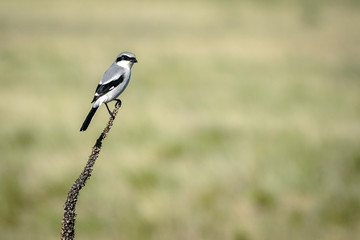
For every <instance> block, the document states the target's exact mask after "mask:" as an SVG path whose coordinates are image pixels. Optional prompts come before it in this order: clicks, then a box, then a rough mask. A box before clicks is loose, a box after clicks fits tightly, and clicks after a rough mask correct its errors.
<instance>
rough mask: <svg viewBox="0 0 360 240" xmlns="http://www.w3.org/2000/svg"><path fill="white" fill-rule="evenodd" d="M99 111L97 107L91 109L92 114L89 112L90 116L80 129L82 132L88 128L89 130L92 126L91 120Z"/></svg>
mask: <svg viewBox="0 0 360 240" xmlns="http://www.w3.org/2000/svg"><path fill="white" fill-rule="evenodd" d="M97 109H98V107H96V108H94V107H93V108H91V110H90V112H89V114H88V115H87V117H86V118H85V121H84V123H83V124H82V126H81V128H80V132H82V131H85V130H86V129H87V128H88V126H89V124H90V122H91V119H92V118H93V116H94V114H95V113H96V110H97Z"/></svg>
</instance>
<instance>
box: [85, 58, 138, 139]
mask: <svg viewBox="0 0 360 240" xmlns="http://www.w3.org/2000/svg"><path fill="white" fill-rule="evenodd" d="M137 62H138V61H137V59H136V56H135V54H133V53H131V52H122V53H120V54H119V55H118V56H117V57H116V59H115V61H114V62H113V64H111V66H110V67H109V68H108V70H106V72H105V73H104V75H103V76H102V78H101V80H100V82H99V84H98V86H97V87H96V90H95V94H94V98H93V100H92V101H91V103H94V104H93V106H92V108H91V110H90V112H89V113H88V115H87V116H86V118H85V121H84V123H83V124H82V126H81V128H80V132H82V131H86V129H87V128H88V126H89V124H90V122H91V120H92V118H93V117H94V115H95V113H96V111H97V110H98V108H99V107H100V106H101V105H102V104H103V103H104V104H105V106H106V108H107V110H108V112H109V114H110V116H112V113H111V111H110V109H109V106H108V105H107V103H108V102H110V101H114V100H115V101H117V102H120V104H121V100H120V99H117V97H118V96H119V95H120V94H121V93H122V92H123V91H124V90H125V88H126V87H127V85H128V84H129V81H130V77H131V68H132V66H133V65H134V63H137Z"/></svg>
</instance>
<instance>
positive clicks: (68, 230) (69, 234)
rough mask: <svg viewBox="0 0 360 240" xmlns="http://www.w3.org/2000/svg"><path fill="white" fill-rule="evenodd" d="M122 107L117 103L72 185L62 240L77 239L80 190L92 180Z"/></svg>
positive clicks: (62, 229) (65, 209) (67, 202)
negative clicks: (76, 209) (103, 144)
mask: <svg viewBox="0 0 360 240" xmlns="http://www.w3.org/2000/svg"><path fill="white" fill-rule="evenodd" d="M120 107H121V102H120V101H117V102H116V104H115V109H114V111H113V112H112V115H113V117H110V119H109V121H108V123H107V126H106V127H105V129H104V130H103V132H102V133H101V135H100V136H99V138H98V139H97V140H96V143H95V145H94V146H93V148H92V151H91V155H90V156H89V159H88V161H87V163H86V165H85V168H84V170H83V171H82V173H81V174H80V176H79V177H78V179H76V181H75V182H74V184H73V185H72V187H71V189H70V191H69V193H68V195H67V199H66V201H65V206H64V217H63V220H62V227H61V240H72V239H74V237H75V228H74V227H75V217H76V212H75V207H76V203H77V200H78V196H79V192H80V190H81V189H82V188H83V187H84V186H85V183H86V181H87V180H88V179H89V178H90V176H91V172H92V171H93V167H94V164H95V161H96V159H97V158H98V157H99V153H100V150H101V145H102V141H103V140H104V139H105V138H106V135H107V134H108V133H109V131H110V129H111V126H112V125H113V122H114V119H115V116H116V115H117V113H118V111H119V109H120Z"/></svg>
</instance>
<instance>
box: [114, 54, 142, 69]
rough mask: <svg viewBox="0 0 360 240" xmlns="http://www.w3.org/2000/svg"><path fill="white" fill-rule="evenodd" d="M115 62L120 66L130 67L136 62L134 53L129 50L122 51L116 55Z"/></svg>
mask: <svg viewBox="0 0 360 240" xmlns="http://www.w3.org/2000/svg"><path fill="white" fill-rule="evenodd" d="M115 63H116V64H117V65H119V66H122V67H129V68H131V67H132V65H133V64H134V63H137V59H136V56H135V54H133V53H131V52H122V53H120V54H119V55H118V56H117V58H116V60H115Z"/></svg>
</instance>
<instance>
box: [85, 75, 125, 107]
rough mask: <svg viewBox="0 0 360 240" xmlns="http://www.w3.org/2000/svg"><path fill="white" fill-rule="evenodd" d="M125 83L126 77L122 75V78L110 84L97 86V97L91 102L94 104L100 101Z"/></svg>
mask: <svg viewBox="0 0 360 240" xmlns="http://www.w3.org/2000/svg"><path fill="white" fill-rule="evenodd" d="M123 81H124V75H120V77H119V78H118V79H115V80H113V81H110V82H108V83H106V84H99V85H98V86H97V88H96V90H95V96H94V98H93V100H92V101H91V102H92V103H93V102H95V101H96V100H98V98H99V97H101V96H103V95H105V94H106V93H108V92H109V91H111V90H112V89H114V88H116V87H117V86H119V85H120V83H122V82H123Z"/></svg>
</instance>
